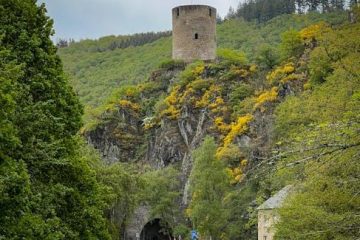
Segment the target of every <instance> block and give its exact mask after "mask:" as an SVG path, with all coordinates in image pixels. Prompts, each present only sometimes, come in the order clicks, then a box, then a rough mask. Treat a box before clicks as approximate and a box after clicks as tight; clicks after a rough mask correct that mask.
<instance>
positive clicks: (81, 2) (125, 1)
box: [39, 0, 239, 40]
mask: <svg viewBox="0 0 360 240" xmlns="http://www.w3.org/2000/svg"><path fill="white" fill-rule="evenodd" d="M39 2H45V4H46V7H47V9H48V15H49V16H50V17H51V18H53V19H54V21H55V26H54V27H55V31H56V35H55V39H56V38H74V39H76V40H79V39H86V38H99V37H102V36H106V35H124V34H131V33H140V32H151V31H164V30H170V29H171V9H172V8H173V7H175V6H177V5H184V4H207V5H211V6H213V7H216V8H217V9H218V12H219V13H220V15H221V16H224V15H226V13H227V12H228V10H229V7H230V6H233V7H236V6H237V5H238V2H239V0H39Z"/></svg>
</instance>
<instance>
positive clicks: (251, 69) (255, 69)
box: [249, 64, 257, 73]
mask: <svg viewBox="0 0 360 240" xmlns="http://www.w3.org/2000/svg"><path fill="white" fill-rule="evenodd" d="M249 70H250V72H252V73H254V72H256V71H257V66H256V65H255V64H252V65H251V66H250V69H249Z"/></svg>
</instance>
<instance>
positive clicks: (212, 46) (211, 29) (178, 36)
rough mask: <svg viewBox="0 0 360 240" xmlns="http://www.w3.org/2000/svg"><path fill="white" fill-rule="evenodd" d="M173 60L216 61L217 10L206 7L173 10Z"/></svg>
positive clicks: (192, 6) (198, 6)
mask: <svg viewBox="0 0 360 240" xmlns="http://www.w3.org/2000/svg"><path fill="white" fill-rule="evenodd" d="M172 15H173V52H172V55H173V59H175V60H184V61H186V62H191V61H193V60H197V59H198V60H205V61H207V60H214V59H215V57H216V9H215V8H213V7H210V6H206V5H185V6H178V7H175V8H173V10H172Z"/></svg>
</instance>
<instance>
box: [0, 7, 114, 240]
mask: <svg viewBox="0 0 360 240" xmlns="http://www.w3.org/2000/svg"><path fill="white" fill-rule="evenodd" d="M45 12H46V10H45V8H44V6H43V5H41V6H37V5H36V4H35V1H33V0H23V1H18V0H16V1H5V0H3V1H0V36H1V46H0V55H1V60H0V72H1V77H0V83H1V84H0V85H1V86H0V101H1V105H2V106H1V110H0V124H1V125H0V130H1V133H0V149H1V150H0V160H1V162H0V194H1V197H0V206H1V207H0V208H1V215H0V238H4V239H109V234H108V232H107V229H106V224H105V219H104V218H103V211H102V210H103V209H104V208H105V202H104V199H103V196H102V194H103V191H102V187H101V185H99V183H98V182H97V181H96V178H95V174H94V172H93V170H92V169H91V168H90V163H89V162H88V158H87V157H88V156H86V155H83V154H82V152H81V151H82V150H81V149H82V148H84V146H83V144H82V143H81V140H80V139H79V138H78V137H76V133H77V132H78V131H79V129H80V126H81V124H82V123H81V115H82V107H81V105H80V103H79V101H78V99H77V97H76V96H75V94H74V92H73V90H72V89H71V87H70V86H69V85H68V82H67V80H66V78H65V77H64V73H63V71H62V65H61V62H60V59H59V58H58V57H57V56H56V48H55V46H54V45H53V43H52V41H51V40H50V34H51V33H52V32H53V30H52V21H51V20H50V19H49V18H48V17H46V16H45Z"/></svg>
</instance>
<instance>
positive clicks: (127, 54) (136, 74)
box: [58, 13, 346, 109]
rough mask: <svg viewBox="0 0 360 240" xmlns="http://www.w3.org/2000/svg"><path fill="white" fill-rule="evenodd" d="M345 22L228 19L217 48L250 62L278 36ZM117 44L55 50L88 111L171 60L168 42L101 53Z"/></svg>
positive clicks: (336, 18) (329, 18) (87, 43)
mask: <svg viewBox="0 0 360 240" xmlns="http://www.w3.org/2000/svg"><path fill="white" fill-rule="evenodd" d="M344 19H346V15H345V14H344V13H329V14H319V13H312V14H307V15H283V16H280V17H277V18H274V19H273V20H271V21H268V22H266V23H263V24H256V23H253V22H246V21H244V20H241V19H232V20H228V21H224V22H223V23H221V24H219V25H218V30H217V31H218V47H220V48H232V49H238V50H241V51H244V52H245V53H246V55H247V56H248V58H249V59H250V61H254V60H255V58H256V55H257V53H258V51H259V46H261V45H263V44H269V45H273V46H275V45H277V44H278V43H279V42H280V34H281V33H282V32H284V31H286V30H289V29H296V30H299V29H301V28H303V27H305V26H308V25H311V24H313V23H316V22H319V21H326V22H329V23H331V24H337V23H340V22H342V21H344ZM120 38H123V37H121V36H120ZM118 40H119V37H113V36H109V37H104V38H101V39H99V40H83V41H80V42H78V43H74V44H72V45H70V46H69V47H67V48H61V49H59V52H58V53H59V55H60V57H61V58H62V61H63V64H64V67H65V71H66V73H67V74H68V75H69V76H70V79H71V83H72V85H73V87H74V88H75V91H76V92H77V93H78V95H79V96H80V100H81V102H82V103H83V104H84V105H85V106H86V107H87V109H88V108H92V107H97V106H100V105H102V104H103V103H104V101H105V100H106V98H107V97H109V96H110V94H111V93H112V92H113V91H114V89H115V88H117V87H119V86H122V85H127V84H133V83H138V82H141V81H144V80H146V79H147V78H148V76H149V74H150V72H152V71H153V70H154V69H156V67H158V66H159V64H160V63H161V62H163V61H165V60H168V59H170V57H171V38H170V37H162V38H160V39H158V40H156V41H153V42H151V43H147V44H144V45H141V46H137V47H128V48H124V49H122V48H117V49H115V50H107V51H104V49H106V48H107V47H108V46H111V44H112V42H116V41H118Z"/></svg>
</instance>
